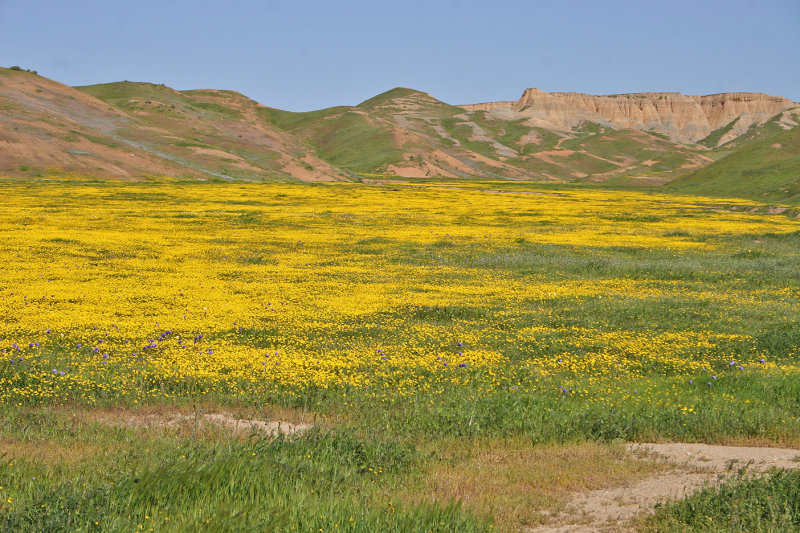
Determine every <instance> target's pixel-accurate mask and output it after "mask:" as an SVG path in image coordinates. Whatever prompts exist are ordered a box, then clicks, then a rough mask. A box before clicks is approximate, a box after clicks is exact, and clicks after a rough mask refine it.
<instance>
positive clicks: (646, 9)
mask: <svg viewBox="0 0 800 533" xmlns="http://www.w3.org/2000/svg"><path fill="white" fill-rule="evenodd" d="M0 65H2V66H11V65H20V66H22V67H25V68H31V69H36V70H38V71H39V73H40V74H42V75H44V76H47V77H49V78H53V79H55V80H58V81H61V82H64V83H67V84H70V85H84V84H93V83H103V82H110V81H119V80H126V79H127V80H134V81H149V82H154V83H165V84H167V85H169V86H170V87H174V88H176V89H199V88H215V89H233V90H236V91H239V92H242V93H244V94H246V95H247V96H249V97H251V98H253V99H255V100H257V101H259V102H261V103H263V104H266V105H270V106H273V107H278V108H281V109H288V110H292V111H306V110H310V109H319V108H322V107H328V106H333V105H352V104H357V103H359V102H361V101H363V100H365V99H367V98H370V97H371V96H374V95H376V94H378V93H380V92H383V91H385V90H388V89H391V88H392V87H396V86H403V87H411V88H414V89H419V90H422V91H426V92H429V93H431V94H432V95H434V96H435V97H437V98H439V99H440V100H443V101H445V102H447V103H450V104H463V103H476V102H486V101H493V100H514V99H516V98H518V97H519V96H520V94H521V93H522V91H523V90H524V89H525V88H527V87H537V88H539V89H542V90H546V91H576V92H587V93H593V94H608V93H621V92H637V91H677V92H683V93H687V94H710V93H717V92H727V91H760V92H767V93H770V94H775V95H780V96H786V97H788V98H791V99H793V100H795V101H800V0H782V1H781V0H773V1H770V0H759V1H757V0H747V1H744V0H728V1H717V0H707V1H704V0H694V1H680V0H676V1H671V2H667V1H660V2H656V1H652V0H638V1H636V2H629V1H614V0H608V1H606V2H596V1H573V2H566V1H548V0H542V1H529V2H523V1H504V0H496V1H495V2H491V3H490V2H478V1H466V0H465V1H457V0H438V1H437V0H431V1H428V2H421V1H413V0H406V1H395V0H383V1H382V0H371V1H355V0H354V1H344V0H343V1H339V2H321V1H316V2H314V1H307V0H295V1H293V2H292V1H289V0H285V1H282V2H273V1H267V0H264V1H236V0H230V1H229V2H204V1H202V0H194V1H184V0H175V1H173V0H161V1H150V0H131V1H127V2H118V1H114V0H102V1H101V0H70V1H64V0H58V1H52V0H51V1H45V0H0Z"/></svg>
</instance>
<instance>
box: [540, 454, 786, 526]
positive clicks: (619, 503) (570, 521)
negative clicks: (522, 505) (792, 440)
mask: <svg viewBox="0 0 800 533" xmlns="http://www.w3.org/2000/svg"><path fill="white" fill-rule="evenodd" d="M628 450H629V451H630V452H632V453H634V454H638V455H642V454H654V455H655V456H656V457H658V458H660V459H662V460H664V461H666V462H668V463H670V464H672V465H674V467H675V468H674V469H673V470H671V471H668V472H665V473H663V474H659V475H657V476H654V477H650V478H647V479H644V480H642V481H639V482H636V483H634V484H631V485H627V486H624V487H617V488H613V489H607V490H595V491H590V492H585V493H580V494H576V495H575V496H574V497H573V499H572V501H570V503H569V504H568V506H567V509H566V511H564V512H562V513H560V514H558V515H555V516H553V517H552V520H551V521H550V525H544V526H540V527H536V528H532V529H529V530H528V531H530V532H531V533H567V532H569V533H598V532H629V531H634V529H633V528H632V526H630V525H629V523H630V521H631V519H632V518H634V517H635V516H636V515H638V514H640V513H643V512H647V511H649V510H651V509H653V507H654V506H655V505H656V504H657V503H660V502H664V501H666V500H669V499H674V498H682V497H685V496H688V495H689V494H691V493H692V492H694V491H696V490H698V489H700V488H702V487H704V486H708V485H713V484H715V483H718V482H719V480H720V479H722V478H724V477H725V476H727V475H729V474H731V473H734V472H736V471H737V469H738V468H741V467H745V466H746V467H747V470H748V472H751V473H763V472H766V471H768V470H769V469H770V468H773V467H776V468H800V450H793V449H785V448H752V447H739V446H712V445H709V444H685V443H666V444H629V445H628Z"/></svg>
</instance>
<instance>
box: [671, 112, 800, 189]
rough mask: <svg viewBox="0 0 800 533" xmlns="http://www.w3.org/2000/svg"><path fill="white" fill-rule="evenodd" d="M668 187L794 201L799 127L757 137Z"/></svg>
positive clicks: (798, 183) (799, 169) (799, 184)
mask: <svg viewBox="0 0 800 533" xmlns="http://www.w3.org/2000/svg"><path fill="white" fill-rule="evenodd" d="M669 187H670V188H671V189H674V190H679V191H684V192H691V193H699V194H709V195H725V196H744V197H752V198H758V199H763V200H769V201H773V202H791V201H798V200H800V126H795V127H793V128H792V129H790V130H787V131H781V132H779V133H773V134H771V135H764V136H761V137H759V138H757V139H755V140H753V141H751V142H749V143H747V144H744V145H743V146H741V147H740V148H738V149H736V150H735V151H733V152H732V153H730V154H729V155H727V156H725V157H723V158H722V159H720V160H719V161H715V162H714V163H711V164H709V165H708V166H706V167H704V168H701V169H698V170H696V171H694V172H692V173H691V174H689V175H688V176H686V177H684V178H681V179H679V180H676V181H675V182H674V183H672V184H670V186H669Z"/></svg>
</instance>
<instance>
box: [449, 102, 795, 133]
mask: <svg viewBox="0 0 800 533" xmlns="http://www.w3.org/2000/svg"><path fill="white" fill-rule="evenodd" d="M798 106H800V104H798V103H796V102H792V101H791V100H789V99H787V98H782V97H777V96H770V95H768V94H764V93H722V94H711V95H707V96H688V95H683V94H680V93H632V94H612V95H605V96H595V95H591V94H583V93H547V92H544V91H540V90H539V89H527V90H526V91H525V92H524V93H523V94H522V97H521V98H520V99H519V100H516V101H513V102H490V103H484V104H473V105H464V106H461V107H463V108H464V109H467V110H470V111H479V110H481V111H487V112H490V113H495V114H500V115H503V116H505V117H507V118H508V117H509V116H510V115H516V116H518V117H519V118H526V119H527V121H528V124H530V125H531V126H536V127H542V128H548V129H563V130H570V129H573V128H575V127H576V126H578V125H580V124H581V123H583V122H596V123H599V124H602V125H605V126H610V127H613V128H631V129H640V130H647V131H654V132H657V133H663V134H666V135H668V136H669V137H670V138H671V139H672V140H674V141H678V142H697V141H699V140H700V139H703V138H705V137H707V136H708V135H709V134H710V133H711V132H712V131H714V130H717V129H719V128H722V127H725V126H727V125H728V124H730V123H731V122H733V121H734V120H736V119H737V118H738V120H736V123H735V124H734V125H733V127H732V128H731V131H730V132H729V133H728V134H727V135H725V136H724V137H723V138H722V139H721V141H726V140H728V139H730V138H732V137H735V136H736V135H738V134H740V133H742V132H744V131H746V130H747V128H749V127H750V126H751V125H752V124H760V123H762V122H764V121H766V120H768V119H770V118H771V117H773V116H775V115H777V114H778V113H781V112H782V111H785V110H786V109H790V108H793V107H798Z"/></svg>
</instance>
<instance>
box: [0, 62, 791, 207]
mask: <svg viewBox="0 0 800 533" xmlns="http://www.w3.org/2000/svg"><path fill="white" fill-rule="evenodd" d="M0 113H2V115H3V117H4V118H5V120H4V121H0V140H2V141H4V142H5V143H6V146H7V147H8V148H7V149H5V150H4V151H3V152H2V153H0V172H3V173H4V174H6V175H14V176H36V175H52V174H54V173H59V172H62V173H63V172H67V173H69V172H73V173H74V172H77V173H80V174H84V175H89V176H96V177H129V178H142V177H146V176H152V175H169V176H182V177H189V178H204V179H209V178H214V179H220V178H224V179H240V180H250V181H261V180H272V181H274V180H297V179H299V180H303V181H319V180H326V181H330V180H359V179H372V178H374V177H380V176H384V177H385V176H391V177H402V178H436V177H444V178H451V179H452V178H470V177H478V178H491V179H496V178H506V179H512V180H536V181H555V182H577V183H585V184H587V185H593V184H604V185H605V186H608V187H630V186H647V187H654V186H660V185H663V184H668V183H672V185H671V186H670V187H669V188H670V189H672V190H679V191H687V192H697V193H703V194H720V195H744V196H750V197H755V198H758V199H766V200H770V201H773V200H775V201H777V200H787V201H788V200H792V199H793V198H794V197H795V196H797V195H798V192H797V175H798V173H797V167H798V162H797V154H798V151H800V148H798V145H797V140H796V132H794V133H790V132H787V128H791V127H794V126H797V124H798V123H800V107H798V108H795V109H791V108H790V109H787V110H785V111H783V112H782V113H779V114H778V115H776V116H775V117H773V118H772V119H771V120H768V121H766V122H763V123H760V124H757V125H754V126H752V127H750V128H748V129H747V130H742V129H741V127H740V126H737V124H739V119H734V120H732V121H731V122H729V123H728V124H726V125H725V126H723V127H721V128H719V129H718V130H716V131H714V132H712V133H711V134H710V135H708V136H707V137H706V138H705V139H702V140H700V141H699V142H698V143H696V144H679V143H676V142H673V141H671V140H670V139H669V138H668V137H667V136H666V135H662V134H658V133H654V132H650V131H643V130H641V129H638V130H637V129H618V128H612V127H610V126H609V125H608V124H599V123H594V122H581V123H579V124H578V125H576V126H573V127H563V128H557V127H555V126H552V127H542V126H541V125H536V124H540V123H538V122H535V121H532V120H531V119H530V118H525V117H522V116H520V115H519V114H515V113H510V112H508V110H503V109H491V108H486V109H479V108H477V107H475V106H473V107H470V106H467V107H459V106H452V105H449V104H447V103H445V102H442V101H440V100H437V99H436V98H435V97H433V96H431V95H430V94H427V93H424V92H421V91H417V90H414V89H409V88H404V87H397V88H394V89H391V90H389V91H386V92H384V93H381V94H379V95H377V96H375V97H372V98H370V99H368V100H365V101H364V102H362V103H360V104H358V105H356V106H337V107H331V108H327V109H321V110H317V111H310V112H305V113H294V112H289V111H283V110H279V109H273V108H270V107H266V106H263V105H261V104H259V103H258V102H255V101H253V100H251V99H250V98H248V97H246V96H244V95H242V94H239V93H237V92H235V91H226V90H211V89H203V90H190V91H177V90H175V89H172V88H170V87H167V86H165V85H159V84H152V83H141V82H131V81H122V82H115V83H104V84H99V85H91V86H83V87H77V88H73V87H68V86H66V85H63V84H60V83H58V82H55V81H53V80H48V79H47V78H44V77H41V76H37V75H35V74H34V73H31V72H25V71H12V70H10V69H0Z"/></svg>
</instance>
